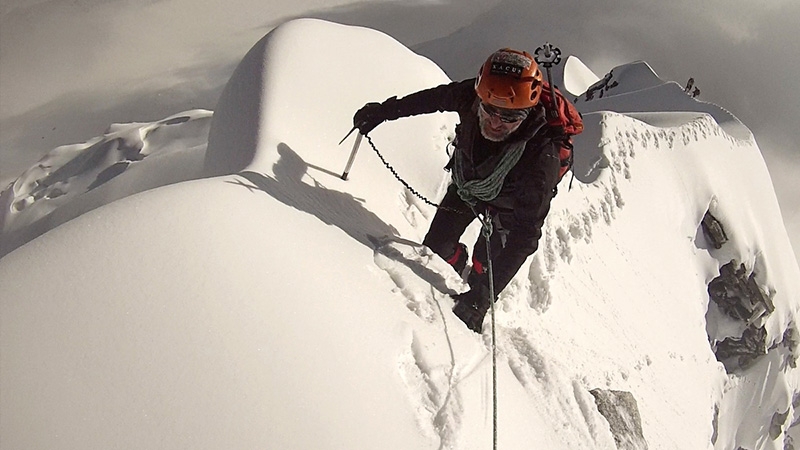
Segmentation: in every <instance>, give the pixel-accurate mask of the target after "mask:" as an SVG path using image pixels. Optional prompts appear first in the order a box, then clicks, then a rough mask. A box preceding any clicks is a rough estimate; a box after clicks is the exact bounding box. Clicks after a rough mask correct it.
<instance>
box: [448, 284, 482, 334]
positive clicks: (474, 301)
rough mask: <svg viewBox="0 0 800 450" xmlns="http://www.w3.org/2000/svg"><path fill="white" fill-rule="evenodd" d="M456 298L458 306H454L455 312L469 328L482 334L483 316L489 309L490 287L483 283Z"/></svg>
mask: <svg viewBox="0 0 800 450" xmlns="http://www.w3.org/2000/svg"><path fill="white" fill-rule="evenodd" d="M454 298H455V300H456V306H454V307H453V313H454V314H455V315H456V316H458V318H459V319H461V321H462V322H464V324H465V325H466V326H467V328H469V329H470V330H472V331H474V332H476V333H478V334H480V333H481V332H482V330H483V318H484V317H485V316H486V312H487V311H489V289H488V288H486V287H485V286H483V285H481V286H475V287H473V288H472V289H470V290H469V291H467V292H465V293H463V294H458V295H456V296H455V297H454Z"/></svg>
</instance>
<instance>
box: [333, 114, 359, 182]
mask: <svg viewBox="0 0 800 450" xmlns="http://www.w3.org/2000/svg"><path fill="white" fill-rule="evenodd" d="M353 131H356V127H353V128H352V129H351V130H350V131H349V132H348V133H347V134H346V135H345V137H344V138H342V140H341V141H339V145H342V142H344V141H345V139H347V138H348V137H350V135H351V134H353ZM362 137H364V135H363V134H361V132H359V133H358V134H357V135H356V142H355V143H354V144H353V150H352V151H351V152H350V158H349V159H348V160H347V165H346V166H345V167H344V172H342V179H343V180H345V181H347V175H348V174H349V173H350V168H352V167H353V162H354V161H355V160H356V153H357V152H358V147H359V146H360V145H361V138H362Z"/></svg>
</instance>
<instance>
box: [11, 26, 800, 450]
mask: <svg viewBox="0 0 800 450" xmlns="http://www.w3.org/2000/svg"><path fill="white" fill-rule="evenodd" d="M570 61H572V62H571V63H569V64H570V65H571V66H574V67H575V68H576V69H574V70H569V66H567V67H568V69H567V70H566V72H565V74H564V78H565V81H567V80H569V82H567V83H565V86H577V87H573V88H572V89H578V88H579V87H580V86H583V87H586V86H589V85H591V84H592V83H594V82H596V81H598V80H600V78H599V77H594V78H593V77H591V75H590V74H589V73H587V70H588V69H587V68H585V66H582V64H581V63H580V61H579V60H577V59H576V58H574V59H573V58H570ZM623 74H625V75H626V77H627V78H625V79H623V78H620V79H619V84H618V85H617V86H616V87H615V88H614V89H615V90H611V89H609V90H608V91H607V92H606V93H605V95H604V97H603V98H602V99H596V100H591V101H579V102H578V104H579V106H580V107H581V108H582V109H583V111H584V112H585V115H584V118H585V121H586V125H587V130H586V131H585V133H584V134H582V135H581V136H580V137H579V138H578V139H577V140H576V156H577V159H576V167H575V173H576V180H575V181H574V185H573V188H572V189H569V188H568V186H567V184H568V182H569V181H568V179H567V180H565V181H564V184H563V185H562V186H561V189H560V193H559V195H558V196H557V197H556V199H555V200H554V202H553V208H552V212H551V215H550V216H549V217H548V220H547V223H546V229H545V233H544V236H543V238H542V241H541V247H540V250H539V251H538V252H537V253H536V254H535V255H534V256H533V257H531V258H530V259H529V261H528V262H527V263H526V264H525V265H524V266H523V268H522V269H521V270H520V272H519V274H518V275H517V277H515V279H514V280H513V281H512V283H511V284H510V285H509V287H508V288H507V289H506V290H505V291H504V292H503V293H502V295H501V297H500V300H499V302H498V303H497V327H498V328H497V337H498V341H497V346H498V351H499V355H498V367H497V371H498V385H497V386H498V398H497V404H498V411H497V415H498V431H499V438H498V439H499V447H500V448H547V449H570V450H572V449H613V448H616V445H615V438H617V439H619V435H618V434H616V433H612V431H611V429H610V426H613V425H610V423H609V421H608V420H607V419H606V417H605V416H604V415H603V414H601V412H600V408H599V407H598V406H597V403H596V401H595V398H594V395H593V394H592V393H591V392H590V391H593V390H595V389H602V390H606V391H624V392H628V393H630V394H632V397H633V398H634V399H635V403H636V406H637V409H636V410H637V411H638V413H639V415H640V417H641V436H642V437H643V439H644V440H646V442H647V448H650V449H712V448H713V449H718V450H719V449H735V448H737V447H743V448H757V449H782V448H784V443H785V442H789V441H790V440H791V438H790V434H791V433H793V431H791V430H789V425H790V424H792V423H794V421H795V419H797V418H800V415H797V416H796V415H795V412H794V406H793V399H794V396H795V395H796V394H795V393H796V392H798V380H797V371H796V369H794V368H793V367H792V366H793V364H789V363H790V362H793V361H794V353H795V350H796V349H795V347H796V345H795V344H793V343H792V341H791V339H788V338H786V331H787V330H794V327H795V325H794V323H795V317H796V314H797V306H798V304H800V298H798V295H800V269H798V267H797V263H796V261H795V260H794V257H793V255H792V253H791V250H790V247H789V246H788V237H787V236H786V231H785V230H784V228H783V225H782V222H781V220H780V211H779V209H778V206H777V201H776V200H775V194H774V192H773V190H772V186H771V184H770V181H769V176H768V174H767V171H766V168H765V166H764V162H763V159H762V158H761V155H760V152H759V150H758V148H757V146H756V144H755V142H754V140H753V139H752V136H751V135H749V132H746V128H744V126H743V125H741V124H740V123H739V124H737V123H738V121H736V120H735V118H733V117H732V116H730V115H729V114H727V115H726V113H725V112H724V110H722V109H721V108H719V107H715V106H714V105H708V104H703V103H699V102H695V101H694V100H692V99H690V98H689V97H688V96H686V95H685V94H684V93H683V92H682V91H681V90H680V89H677V90H676V89H673V88H671V87H670V86H671V85H670V83H664V82H661V81H659V80H658V77H657V76H656V75H655V74H654V73H652V71H651V70H650V71H649V73H648V70H647V67H646V66H645V65H642V64H640V63H633V64H632V65H628V66H622V67H620V68H617V69H615V70H614V76H621V75H623ZM448 81H449V80H448V79H447V77H446V76H445V75H444V73H443V72H442V71H441V70H440V69H439V68H438V67H436V66H435V65H434V64H433V63H431V62H430V61H429V60H427V59H424V58H421V57H419V56H417V55H415V54H413V53H412V52H410V51H409V50H408V49H406V48H405V47H403V46H402V45H400V44H399V43H397V42H396V41H395V40H393V39H392V38H390V37H388V36H386V35H383V34H381V33H379V32H376V31H373V30H368V29H363V28H357V27H347V26H342V25H337V24H333V23H329V22H323V21H318V20H296V21H292V22H288V23H286V24H284V25H282V26H280V27H279V28H277V29H275V30H274V31H272V32H271V33H270V34H268V35H267V36H266V37H264V39H262V40H261V41H260V42H258V43H257V44H256V45H255V46H254V47H253V49H252V50H251V51H250V52H249V53H248V54H247V55H246V56H245V57H244V59H243V60H242V62H241V64H240V65H239V67H238V68H237V70H236V71H235V73H234V74H233V76H232V77H231V80H230V82H229V84H228V86H227V87H226V89H225V92H224V93H223V95H222V97H221V99H220V101H219V104H218V106H217V108H216V109H215V112H214V117H213V120H212V121H211V123H210V133H209V135H208V146H207V148H206V146H205V144H204V141H203V139H204V137H205V130H206V129H208V126H209V124H208V121H207V119H208V118H209V114H208V113H207V112H203V111H192V112H187V113H186V114H185V115H178V116H176V117H185V118H186V119H185V120H184V119H181V122H180V123H177V120H175V117H173V118H167V119H165V120H164V121H161V122H159V123H154V124H135V125H131V126H126V127H114V128H113V129H111V130H109V134H107V135H106V136H103V137H101V138H98V140H96V141H93V142H91V143H87V144H86V145H85V146H82V147H80V148H77V147H76V148H68V149H64V148H62V149H56V150H54V152H52V153H51V154H50V155H49V156H48V157H47V158H49V159H46V161H45V163H42V164H40V165H38V166H36V167H34V168H32V169H31V171H28V172H26V174H25V175H24V176H23V177H21V178H20V180H18V182H17V183H15V184H14V185H13V186H12V188H11V189H10V190H7V191H5V192H4V193H3V194H2V195H3V199H4V200H3V205H4V206H3V209H4V216H3V217H4V222H3V223H4V228H3V230H4V232H3V234H2V235H0V238H2V240H3V242H2V244H1V245H0V248H9V250H8V251H9V253H8V254H5V256H2V259H0V285H2V299H0V447H2V448H42V447H44V448H76V447H80V448H130V447H131V446H135V447H138V448H283V449H293V448H296V449H306V448H342V449H345V448H346V449H353V448H364V449H367V448H369V449H372V448H387V449H392V448H397V449H408V448H420V449H426V448H430V449H442V448H458V449H479V448H489V447H490V446H491V444H492V413H493V411H492V404H493V402H492V396H491V394H492V385H491V383H492V376H491V374H492V361H491V350H490V349H491V342H490V336H491V335H490V333H489V331H488V328H489V327H485V328H486V329H487V331H486V332H485V333H484V334H483V335H482V336H479V335H476V334H475V333H472V332H471V331H469V330H467V329H466V327H464V325H463V324H462V323H461V322H460V321H459V320H458V319H457V318H456V317H455V316H454V315H453V314H452V313H451V312H450V308H451V307H452V300H451V299H450V297H449V294H453V293H456V292H460V291H463V290H464V289H465V288H466V286H465V285H464V283H463V282H462V281H461V280H460V279H459V278H458V277H457V276H456V275H455V273H453V272H452V271H451V270H450V269H449V267H448V266H447V265H446V264H445V263H444V262H443V261H441V260H440V259H439V258H437V257H434V256H432V255H431V254H430V253H429V252H428V251H427V250H426V249H424V248H421V247H420V246H418V245H416V244H415V242H419V241H421V239H422V237H423V236H424V233H425V231H426V229H427V224H428V222H429V220H430V219H431V218H432V215H433V213H434V210H433V208H432V207H431V206H428V205H426V204H425V203H424V202H423V201H422V200H420V199H418V198H416V197H414V196H413V195H411V194H410V193H409V192H408V191H406V190H405V189H404V188H403V187H402V186H401V185H400V183H398V182H397V181H396V180H394V178H393V177H392V176H391V174H390V173H389V172H388V171H387V170H386V169H385V168H384V167H383V165H382V163H381V162H380V161H379V160H378V158H377V157H376V156H375V155H374V153H372V151H371V149H370V148H369V146H368V145H367V143H366V141H365V142H364V143H363V144H362V148H361V150H360V153H359V154H358V158H357V160H356V163H355V165H354V167H353V169H352V171H351V175H350V179H349V180H348V181H343V180H341V178H340V174H341V170H342V169H343V168H344V164H345V162H346V160H347V157H348V154H349V151H350V149H351V145H352V142H353V138H352V137H351V138H350V139H348V140H346V141H345V143H344V144H343V145H341V146H337V143H338V142H339V140H340V139H341V138H342V137H343V136H344V135H345V133H346V132H347V131H348V130H349V129H350V127H351V117H352V114H353V112H354V111H355V110H356V109H357V108H358V107H360V106H361V105H363V104H364V103H365V102H368V101H380V100H383V99H384V98H387V97H389V96H392V95H399V96H402V95H404V94H406V93H409V92H413V91H415V90H418V89H421V88H425V87H428V86H434V85H437V84H441V83H445V82H448ZM574 93H575V94H576V95H579V94H581V93H579V92H574ZM617 94H619V95H617ZM687 100H688V101H687ZM601 101H602V103H601ZM659 105H664V107H663V108H661V109H659ZM612 111H613V112H612ZM634 111H636V112H635V113H634ZM168 123H169V124H168ZM454 123H455V117H454V116H453V115H452V114H435V115H429V116H423V117H414V118H407V119H401V120H398V121H395V122H392V123H387V124H383V125H381V126H380V127H378V128H377V129H376V130H375V131H374V132H373V133H371V137H372V138H373V140H374V143H375V145H376V146H377V147H379V149H380V150H381V151H382V152H383V153H384V155H385V156H386V158H387V160H389V161H390V163H391V164H392V165H393V166H394V167H395V168H396V170H397V172H398V173H400V174H401V175H402V176H403V178H404V179H406V180H407V181H408V182H409V183H410V184H411V185H412V186H414V187H415V188H416V189H417V190H418V191H419V192H421V193H422V194H423V195H425V196H427V197H429V198H431V199H433V200H436V199H438V198H439V197H440V196H441V195H442V193H443V189H444V187H445V186H446V183H447V178H446V173H445V172H443V171H442V170H441V167H442V166H443V165H444V163H445V162H446V160H447V155H446V152H445V147H446V144H447V139H448V138H449V137H450V136H451V135H452V133H453V131H452V130H453V125H454ZM153 129H155V130H161V132H167V131H168V132H170V133H172V137H171V138H170V139H165V140H156V139H154V138H153V139H149V138H147V136H145V137H144V138H142V137H141V136H142V134H141V133H142V130H145V131H146V130H153ZM114 133H122V134H116V135H115V134H114ZM136 133H138V136H139V137H140V140H136V139H131V138H130V136H132V135H133V136H134V137H135V136H136V135H137V134H136ZM145 134H147V133H145ZM115 136H116V137H115ZM148 136H152V135H148ZM117 137H119V138H120V139H122V140H121V141H118V142H125V143H127V142H140V141H141V142H144V143H146V144H147V145H144V146H142V145H141V144H138V145H128V144H125V145H121V144H117V146H116V147H114V146H110V147H108V150H104V151H103V154H104V155H105V158H100V157H99V156H98V157H96V158H92V157H89V156H82V155H91V154H95V153H99V152H100V151H98V150H92V149H93V148H94V149H97V148H99V147H98V146H97V144H98V143H100V142H102V143H104V144H103V145H107V146H108V145H110V144H108V143H109V142H112V141H113V140H114V139H116V138H117ZM148 145H149V147H148ZM138 147H141V149H140V150H139V152H138V153H137V152H136V151H135V149H136V148H138ZM128 148H131V149H133V150H128V151H122V150H120V149H128ZM145 148H148V150H147V151H143V150H142V149H145ZM66 153H69V154H70V156H71V157H68V156H65V154H66ZM73 155H74V156H73ZM137 155H141V156H137ZM156 155H161V156H160V157H157V156H156ZM78 158H83V161H82V162H81V161H80V160H79V162H81V164H80V165H79V164H78V163H73V162H72V161H75V160H76V159H78ZM125 161H127V162H125ZM120 163H121V164H122V165H124V167H125V168H126V170H124V171H123V172H120V173H117V172H115V170H114V169H108V168H109V167H114V166H115V165H117V164H120ZM201 164H202V166H201ZM118 168H119V166H118ZM107 170H110V172H106V175H107V177H100V179H101V181H104V182H103V183H102V185H98V186H99V187H97V188H96V189H91V190H88V191H87V189H88V187H89V186H90V185H92V184H93V182H94V181H95V180H98V177H99V174H100V173H103V172H104V171H107ZM59 172H60V173H61V174H62V176H58V175H54V174H57V173H59ZM44 180H51V181H52V180H57V181H58V183H60V184H58V183H49V182H44ZM94 184H96V183H94ZM43 186H44V187H43ZM56 187H58V188H59V189H60V190H61V191H62V192H63V193H62V194H61V195H57V196H54V195H52V193H53V192H54V190H55V188H56ZM151 188H153V189H151ZM36 192H42V193H43V194H36ZM98 192H100V193H98ZM103 192H105V193H106V194H103ZM48 193H49V195H48ZM61 197H63V198H64V199H67V200H68V201H63V200H62V203H58V198H61ZM82 199H87V200H82ZM20 202H21V203H20ZM14 205H17V207H16V208H15V207H14ZM20 206H24V208H21V207H20ZM707 210H710V211H711V212H712V213H713V214H714V215H715V216H717V217H718V218H719V219H720V221H721V222H723V223H724V224H725V227H726V232H727V233H728V236H729V237H730V241H729V242H728V243H726V244H725V245H724V246H722V248H720V249H715V248H714V247H713V246H711V245H710V244H709V242H708V241H707V240H706V238H705V237H704V235H703V233H702V232H701V231H700V222H701V220H702V218H703V215H704V213H705V212H706V211H707ZM49 211H54V212H53V213H50V214H49V215H48V212H49ZM54 215H55V216H56V217H62V218H63V219H57V220H54V219H52V217H53V216H54ZM68 219H72V220H68ZM9 230H11V231H9ZM31 230H34V231H31ZM475 233H476V230H471V234H470V235H471V237H472V238H474V235H475ZM12 240H13V242H12ZM8 242H12V244H7V243H8ZM11 247H13V248H11ZM734 258H735V259H737V261H741V262H744V263H745V265H746V266H747V267H748V268H749V270H751V271H755V272H756V273H757V283H758V284H759V285H760V286H762V287H763V288H764V289H765V290H767V291H768V292H770V293H772V301H773V303H774V305H775V311H774V312H773V313H771V314H769V315H768V316H767V317H765V318H762V319H760V323H761V324H762V325H763V326H764V329H765V330H766V331H767V333H768V335H767V342H766V347H768V348H771V350H770V351H769V352H768V354H766V355H765V356H763V357H762V358H760V359H759V360H758V361H757V362H756V363H755V364H754V365H752V366H750V367H748V368H746V369H743V370H740V371H737V372H734V373H731V374H728V373H727V372H726V370H725V368H724V367H723V365H722V364H721V363H719V362H718V361H717V359H716V357H715V355H714V352H713V351H712V346H711V345H710V343H711V344H716V343H717V342H718V341H721V340H722V339H724V338H725V337H728V336H736V335H740V334H741V333H742V329H741V328H737V325H736V324H735V323H733V321H732V320H729V319H726V318H725V317H724V315H722V314H721V313H719V312H718V311H717V310H716V308H715V306H714V305H713V304H712V303H711V302H710V301H709V295H708V292H707V285H708V283H709V282H710V281H711V280H712V279H713V278H715V277H716V276H717V275H719V271H720V269H719V268H720V266H721V265H722V264H725V263H727V262H728V261H730V260H731V259H734ZM737 333H739V334H737ZM773 347H774V348H773ZM764 350H765V353H766V348H765V349H764ZM715 411H716V412H715ZM784 412H786V417H787V418H786V419H784V421H783V422H781V423H777V424H776V423H775V421H774V417H775V416H776V413H778V414H780V413H784ZM775 430H777V431H775ZM771 432H772V434H770V433H771ZM773 435H774V436H773ZM631 442H636V443H635V444H630V445H631V447H630V448H644V447H643V445H644V444H643V443H642V441H636V440H634V441H631ZM636 445H638V446H639V447H636Z"/></svg>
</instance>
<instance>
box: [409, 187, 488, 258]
mask: <svg viewBox="0 0 800 450" xmlns="http://www.w3.org/2000/svg"><path fill="white" fill-rule="evenodd" d="M439 206H440V208H439V209H438V210H437V211H436V215H435V216H434V217H433V221H432V222H431V226H430V228H429V229H428V233H427V234H426V235H425V239H424V240H423V241H422V243H423V244H424V245H426V246H427V247H428V248H430V249H431V250H433V252H434V253H436V254H437V255H439V256H441V257H442V258H443V259H448V258H449V257H450V256H452V255H453V253H454V252H455V250H456V246H457V245H458V241H459V239H460V238H461V235H463V234H464V231H465V230H466V229H467V227H469V226H470V224H472V222H474V221H475V220H476V219H477V217H475V212H478V213H485V212H486V207H487V205H486V204H483V203H480V202H479V203H478V205H477V206H475V211H473V210H472V209H471V208H470V207H469V205H468V204H466V203H465V202H464V201H463V200H461V197H459V196H458V193H457V192H456V187H455V185H450V187H449V188H448V189H447V193H446V194H445V196H444V198H443V199H442V201H441V202H440V203H439ZM493 214H497V212H496V211H494V212H493ZM494 219H496V218H494ZM491 246H492V249H494V250H493V252H496V251H499V250H500V249H501V248H502V247H503V230H498V229H495V230H494V232H493V233H492V237H491ZM472 257H473V259H475V260H477V261H478V262H479V263H480V264H481V265H482V266H484V267H486V264H487V262H488V258H487V255H486V237H485V236H484V235H483V233H482V232H481V234H480V235H479V236H478V240H477V241H476V242H475V247H474V248H473V250H472Z"/></svg>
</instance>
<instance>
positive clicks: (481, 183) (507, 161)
mask: <svg viewBox="0 0 800 450" xmlns="http://www.w3.org/2000/svg"><path fill="white" fill-rule="evenodd" d="M345 137H346V136H345ZM364 137H365V138H367V142H369V146H370V147H372V150H374V151H375V154H377V155H378V158H379V159H380V160H381V162H382V163H383V165H384V166H386V168H387V169H389V172H391V173H392V175H394V177H395V178H396V179H397V181H399V182H400V184H402V185H403V187H405V188H406V189H408V191H409V192H411V193H412V194H414V195H415V196H416V197H417V198H419V199H420V200H422V201H423V202H425V203H426V204H428V205H430V206H433V207H435V208H442V209H447V210H450V211H455V212H459V213H461V211H457V210H453V209H451V208H446V207H443V206H440V205H438V204H436V203H434V202H432V201H430V200H428V199H427V198H426V197H425V196H423V195H422V194H420V193H419V192H417V190H416V189H414V188H413V187H411V185H410V184H408V182H407V181H406V180H404V179H403V178H402V177H401V176H400V174H398V173H397V171H396V170H395V169H394V167H392V165H391V164H389V162H388V161H386V158H384V157H383V155H382V154H381V152H380V151H379V150H378V147H376V146H375V143H374V142H372V138H370V137H369V135H368V134H365V135H364ZM524 150H525V144H524V143H521V144H520V145H518V146H516V147H514V148H512V150H511V151H509V152H508V153H506V155H504V156H503V158H502V159H501V160H500V163H498V167H497V168H496V169H495V171H494V172H493V173H492V175H490V176H489V177H487V178H486V179H485V180H474V181H476V183H472V184H469V183H470V182H469V181H468V182H466V183H463V181H462V183H459V181H458V179H460V178H461V175H460V174H461V170H460V169H461V168H460V167H459V164H460V162H459V161H460V158H458V157H457V156H456V166H457V167H456V168H455V170H454V171H453V173H454V177H453V178H454V180H453V181H454V182H455V183H456V186H457V187H458V188H459V197H461V199H462V200H464V201H465V202H466V203H467V205H469V207H470V209H471V210H472V213H473V214H474V215H475V217H476V218H477V219H478V220H479V221H480V222H481V233H483V236H484V238H485V239H486V259H487V265H486V274H487V278H488V281H489V302H490V309H491V316H492V443H493V447H492V448H493V449H494V450H497V338H496V335H495V310H494V303H495V300H496V296H495V292H494V271H493V269H492V244H491V237H492V231H493V227H492V219H491V215H490V214H489V210H488V209H487V210H486V212H485V213H484V215H483V217H481V215H480V214H478V212H477V211H476V210H475V205H476V204H477V201H476V200H475V199H479V200H484V201H488V200H492V199H494V198H495V197H497V194H498V193H499V192H500V189H501V188H502V187H503V180H504V179H505V177H506V175H508V172H509V171H510V170H511V168H512V167H514V165H515V164H516V163H517V162H518V161H519V159H520V157H522V153H523V151H524ZM456 154H457V153H456ZM456 173H458V174H459V175H455V174H456ZM495 175H500V176H499V178H497V177H495ZM490 178H491V179H492V180H489V179H490ZM467 185H469V186H467ZM461 191H464V192H465V193H466V195H468V196H470V197H471V198H472V199H473V200H472V201H468V200H467V199H465V198H464V196H463V195H462V193H461Z"/></svg>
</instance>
